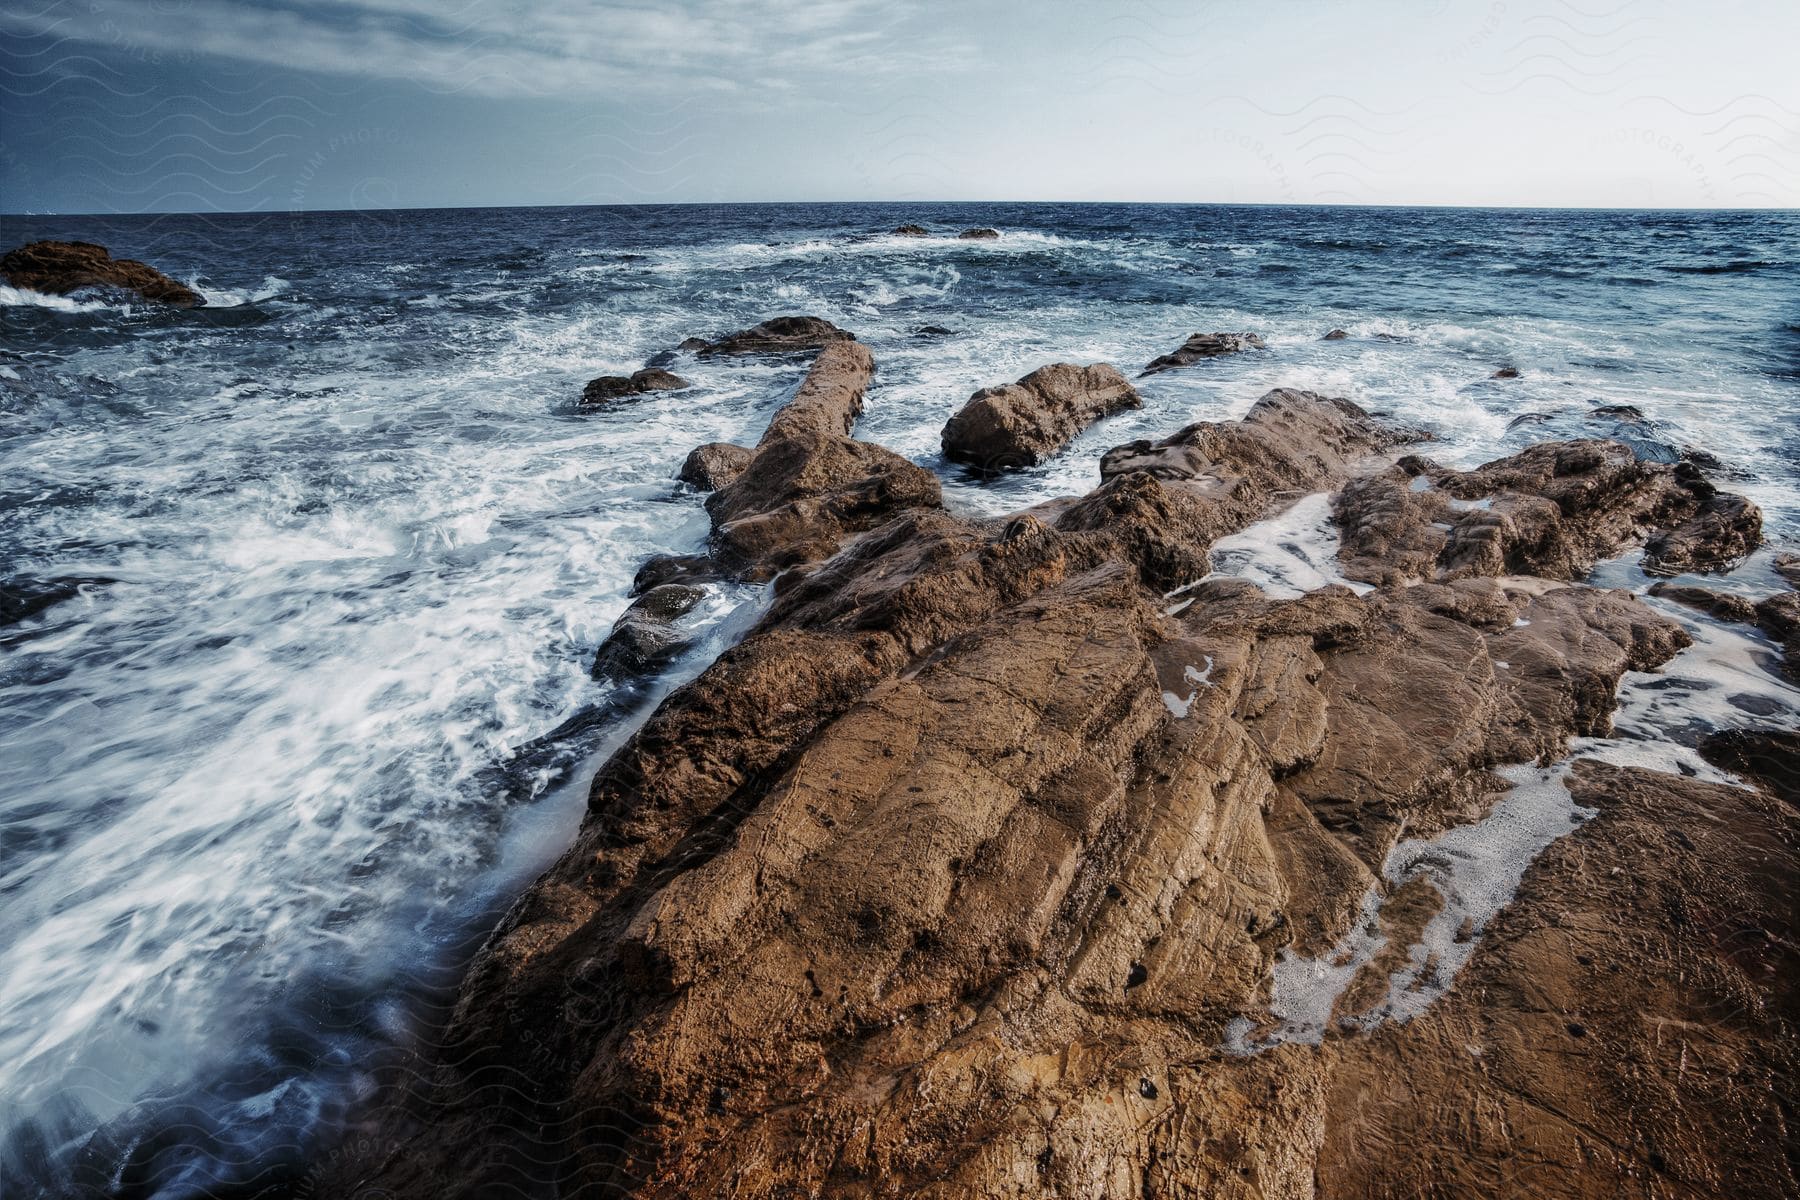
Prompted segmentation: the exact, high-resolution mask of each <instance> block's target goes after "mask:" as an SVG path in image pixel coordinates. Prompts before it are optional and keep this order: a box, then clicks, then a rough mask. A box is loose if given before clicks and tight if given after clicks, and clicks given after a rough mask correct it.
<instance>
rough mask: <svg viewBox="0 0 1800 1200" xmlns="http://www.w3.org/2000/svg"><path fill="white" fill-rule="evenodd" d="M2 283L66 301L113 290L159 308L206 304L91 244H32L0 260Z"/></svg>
mask: <svg viewBox="0 0 1800 1200" xmlns="http://www.w3.org/2000/svg"><path fill="white" fill-rule="evenodd" d="M0 278H4V279H5V280H6V282H7V283H9V284H11V285H12V286H13V287H16V288H24V289H26V290H27V291H33V292H44V293H47V294H49V295H52V296H66V295H68V294H69V293H71V292H76V291H80V290H81V289H82V288H114V289H117V290H119V291H124V292H131V293H134V294H135V295H138V296H140V297H142V298H143V299H145V300H150V301H154V302H155V303H157V304H167V305H171V306H173V307H175V308H195V307H198V306H199V305H202V304H205V303H206V299H205V298H204V297H203V296H201V295H200V293H199V292H196V291H195V290H194V289H193V288H190V287H188V286H187V285H186V284H183V283H177V282H176V281H175V280H173V279H170V278H169V277H168V276H167V275H164V274H163V273H162V272H161V271H158V270H157V269H156V268H155V267H151V266H147V265H146V264H144V263H141V262H138V261H137V260H136V259H132V258H114V257H113V256H112V255H111V254H109V253H107V249H106V247H105V246H97V245H95V244H94V243H92V242H50V241H45V242H32V243H30V244H29V245H25V246H20V247H19V248H18V249H16V250H13V251H10V252H8V253H7V255H6V257H4V258H0Z"/></svg>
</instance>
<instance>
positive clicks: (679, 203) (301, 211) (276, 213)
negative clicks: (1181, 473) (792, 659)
mask: <svg viewBox="0 0 1800 1200" xmlns="http://www.w3.org/2000/svg"><path fill="white" fill-rule="evenodd" d="M949 205H956V206H966V207H979V206H982V205H992V206H996V207H1006V206H1043V207H1052V206H1054V207H1063V208H1070V207H1081V206H1092V207H1098V206H1102V205H1117V206H1126V207H1132V208H1305V209H1327V210H1339V209H1370V210H1394V211H1421V210H1424V211H1444V212H1586V213H1673V212H1689V213H1800V207H1794V206H1788V205H1774V204H1772V205H1605V204H1419V203H1413V204H1372V203H1339V204H1325V203H1317V202H1310V203H1303V202H1290V201H1270V200H1231V201H1226V200H657V201H608V202H585V203H568V204H415V205H395V206H392V207H383V208H248V209H207V210H195V209H177V208H169V209H140V210H135V211H127V210H119V211H113V212H93V211H90V212H80V211H76V210H73V209H71V210H50V209H45V210H41V211H32V210H27V211H25V212H0V221H7V220H19V219H26V218H43V217H67V218H95V217H307V216H342V215H347V214H354V215H362V216H373V215H377V214H381V213H413V212H484V211H510V210H542V209H559V208H620V209H651V208H776V207H794V206H812V207H850V206H863V207H867V206H878V207H892V208H905V207H944V206H949Z"/></svg>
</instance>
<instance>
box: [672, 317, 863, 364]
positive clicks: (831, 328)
mask: <svg viewBox="0 0 1800 1200" xmlns="http://www.w3.org/2000/svg"><path fill="white" fill-rule="evenodd" d="M695 340H697V339H693V338H690V339H688V341H689V342H691V341H695ZM855 340H856V335H855V334H854V333H851V332H849V331H848V330H844V329H839V328H838V327H837V326H836V325H833V324H832V323H831V322H830V321H827V320H826V319H825V318H823V317H808V316H794V317H771V318H769V319H768V320H767V321H764V322H763V323H762V324H760V325H753V326H751V327H750V328H749V329H740V330H739V331H738V332H736V333H733V334H729V335H727V336H725V337H722V338H720V339H719V340H718V341H716V342H701V343H700V345H699V346H697V347H695V353H697V354H703V355H709V354H793V353H795V352H797V351H802V350H817V349H820V348H821V347H823V346H826V345H829V344H830V343H832V342H853V341H855ZM681 344H682V345H683V346H684V347H685V346H687V345H688V342H683V343H681Z"/></svg>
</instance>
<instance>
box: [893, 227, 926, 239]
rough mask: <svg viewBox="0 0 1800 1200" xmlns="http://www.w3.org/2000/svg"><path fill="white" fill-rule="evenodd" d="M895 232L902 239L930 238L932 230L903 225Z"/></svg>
mask: <svg viewBox="0 0 1800 1200" xmlns="http://www.w3.org/2000/svg"><path fill="white" fill-rule="evenodd" d="M894 232H895V233H896V234H897V235H899V236H900V237H930V236H931V230H929V229H927V228H925V227H924V226H923V225H902V226H900V227H899V228H898V229H896V230H894Z"/></svg>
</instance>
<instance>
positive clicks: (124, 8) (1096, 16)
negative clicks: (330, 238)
mask: <svg viewBox="0 0 1800 1200" xmlns="http://www.w3.org/2000/svg"><path fill="white" fill-rule="evenodd" d="M1797 54H1800V2H1797V0H1719V2H1712V3H1701V2H1699V0H1687V2H1674V0H1573V2H1563V0H1358V2H1356V3H1350V2H1348V0H1262V2H1256V3H1252V2H1247V0H1243V2H1240V0H1198V2H1187V3H1181V2H1178V0H1154V2H1149V0H1119V2H1116V3H1107V2H1106V0H1085V2H1081V3H1075V2H1070V0H1034V2H1031V3H1020V2H1017V0H1007V2H999V0H958V2H955V3H950V2H944V0H928V2H922V3H913V4H905V3H898V2H896V0H789V2H782V0H662V2H659V3H643V4H620V3H612V2H610V0H560V2H548V0H542V2H540V0H311V2H304V0H0V211H4V212H12V213H20V212H171V211H173V212H214V211H274V212H290V211H300V210H316V209H379V208H394V207H401V208H410V207H430V206H439V205H515V204H644V203H672V202H719V201H779V200H884V201H904V200H1114V201H1117V200H1123V201H1156V202H1184V203H1186V202H1191V203H1267V204H1449V205H1500V206H1515V205H1516V206H1574V207H1634V208H1635V207H1767V206H1774V207H1784V208H1791V207H1797V206H1800V69H1796V68H1795V66H1794V61H1795V58H1796V55H1797Z"/></svg>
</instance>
